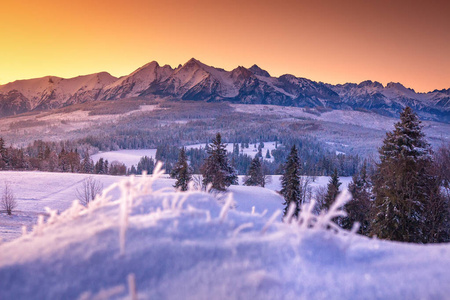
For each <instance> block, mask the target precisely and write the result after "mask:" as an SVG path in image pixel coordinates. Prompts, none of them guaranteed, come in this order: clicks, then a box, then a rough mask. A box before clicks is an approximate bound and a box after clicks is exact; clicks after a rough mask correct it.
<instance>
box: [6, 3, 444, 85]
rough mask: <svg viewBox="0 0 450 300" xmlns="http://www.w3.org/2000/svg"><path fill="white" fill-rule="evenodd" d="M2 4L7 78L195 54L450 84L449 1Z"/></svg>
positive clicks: (304, 70) (273, 67)
mask: <svg viewBox="0 0 450 300" xmlns="http://www.w3.org/2000/svg"><path fill="white" fill-rule="evenodd" d="M2 2H4V3H2V8H1V9H0V43H1V44H0V84H4V83H7V82H10V81H14V80H17V79H27V78H35V77H42V76H47V75H52V76H60V77H65V78H69V77H75V76H78V75H84V74H90V73H96V72H101V71H107V72H109V73H111V74H112V75H114V76H123V75H127V74H129V73H131V72H132V71H134V70H135V69H137V68H139V67H141V66H142V65H144V64H146V63H148V62H150V61H153V60H156V61H158V62H159V63H160V64H161V65H164V64H169V65H171V66H172V67H176V66H178V65H179V64H183V63H185V62H186V61H188V60H189V59H190V58H191V57H195V58H196V59H198V60H200V61H202V62H203V63H205V64H208V65H212V66H215V67H221V68H224V69H226V70H232V69H234V68H235V67H237V66H239V65H240V66H244V67H250V66H251V65H253V64H257V65H258V66H260V67H261V68H263V69H265V70H267V71H268V72H269V73H270V74H271V75H272V76H280V75H282V74H286V73H288V74H293V75H295V76H298V77H305V78H309V79H312V80H315V81H322V82H327V83H332V84H336V83H345V82H357V83H358V82H361V81H364V80H367V79H370V80H376V81H379V82H381V83H383V84H386V83H388V82H390V81H393V82H401V83H402V84H404V85H405V86H407V87H411V88H414V89H415V90H416V91H419V92H427V91H432V90H434V89H443V88H450V18H449V17H448V16H449V13H450V2H449V1H432V0H430V1H403V0H401V1H392V0H391V1H387V0H380V1H377V0H370V1H369V0H357V1H347V0H340V1H337V0H334V1H323V0H316V1H302V0H297V1H290V0H287V1H279V0H278V1H268V0H250V1H245V0H241V1H236V0H226V1H212V0H207V1H206V0H197V1H194V0H189V1H171V0H164V1H163V0H160V1H153V0H135V1H133V0H127V1H123V0H107V1H105V0H96V1H92V0H89V1H87V0H77V1H73V0H70V1H68V0H58V1H55V0H39V1H36V0H14V1H2Z"/></svg>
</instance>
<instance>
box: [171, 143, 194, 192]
mask: <svg viewBox="0 0 450 300" xmlns="http://www.w3.org/2000/svg"><path fill="white" fill-rule="evenodd" d="M171 177H172V178H175V179H176V180H177V181H176V182H175V185H174V187H175V188H179V189H180V190H182V191H187V190H188V184H189V181H191V179H192V170H191V169H190V168H189V165H188V162H187V156H186V150H185V149H184V147H182V148H181V150H180V154H179V157H178V162H177V163H176V164H175V166H174V168H173V169H172V174H171Z"/></svg>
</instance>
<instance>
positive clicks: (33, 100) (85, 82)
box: [0, 58, 450, 122]
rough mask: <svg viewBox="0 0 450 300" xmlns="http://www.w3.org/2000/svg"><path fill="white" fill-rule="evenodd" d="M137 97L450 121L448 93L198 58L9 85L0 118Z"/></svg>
mask: <svg viewBox="0 0 450 300" xmlns="http://www.w3.org/2000/svg"><path fill="white" fill-rule="evenodd" d="M135 97H140V98H155V97H158V98H160V97H164V98H169V99H177V100H195V101H210V102H211V101H230V102H233V103H241V104H242V103H243V104H272V105H283V106H294V107H310V108H311V107H319V108H328V109H345V110H367V111H373V112H376V113H379V114H383V115H388V116H395V115H398V113H399V112H400V111H401V110H402V109H403V108H404V107H405V106H407V105H408V106H411V107H412V108H413V109H414V110H415V111H416V112H417V113H418V114H419V115H420V116H421V117H422V118H423V119H429V120H437V121H443V122H450V95H449V90H435V91H433V92H429V93H416V92H415V91H414V90H413V89H409V88H406V87H404V86H403V85H401V84H400V83H392V82H391V83H389V84H388V85H387V86H386V87H384V86H383V85H382V84H380V83H378V82H372V81H364V82H361V83H360V84H355V83H346V84H343V85H341V84H339V85H331V84H324V83H322V82H315V81H312V80H309V79H306V78H301V77H296V76H293V75H289V74H286V75H282V76H280V77H271V76H270V74H269V73H268V72H267V71H265V70H263V69H261V68H260V67H258V66H256V65H253V66H252V67H250V68H249V69H247V68H245V67H242V66H239V67H237V68H235V69H233V70H231V71H226V70H223V69H220V68H215V67H212V66H208V65H206V64H204V63H202V62H200V61H198V60H196V59H194V58H192V59H190V60H189V61H188V62H186V63H185V64H184V65H180V66H179V67H177V68H172V67H170V66H168V65H165V66H162V67H161V66H160V65H159V64H158V63H157V62H155V61H153V62H151V63H149V64H147V65H145V66H143V67H141V68H139V69H137V70H136V71H134V72H133V73H131V74H129V75H127V76H123V77H121V78H115V77H113V76H111V75H110V74H108V73H105V72H103V73H98V74H91V75H86V76H79V77H76V78H71V79H63V78H58V77H50V76H47V77H43V78H38V79H30V80H19V81H15V82H12V83H8V84H6V85H2V86H0V116H5V115H14V114H17V113H22V112H26V111H34V110H43V109H50V108H59V107H64V106H67V105H70V104H74V103H83V102H91V101H96V100H117V99H123V98H135Z"/></svg>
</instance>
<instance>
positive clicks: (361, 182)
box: [341, 163, 372, 235]
mask: <svg viewBox="0 0 450 300" xmlns="http://www.w3.org/2000/svg"><path fill="white" fill-rule="evenodd" d="M366 170H367V168H366V164H365V163H364V165H363V167H362V168H361V171H360V172H359V173H355V174H354V175H353V178H352V181H351V182H350V184H349V185H348V190H349V192H350V193H351V194H352V199H351V200H350V201H349V202H347V203H346V204H345V205H344V210H345V212H346V213H347V216H346V217H343V218H342V219H341V226H342V228H344V229H348V230H350V229H352V227H353V223H355V222H358V223H359V224H360V227H359V231H358V232H359V233H360V234H363V235H369V229H370V211H371V206H372V202H371V198H372V196H371V187H370V182H369V181H368V177H367V171H366Z"/></svg>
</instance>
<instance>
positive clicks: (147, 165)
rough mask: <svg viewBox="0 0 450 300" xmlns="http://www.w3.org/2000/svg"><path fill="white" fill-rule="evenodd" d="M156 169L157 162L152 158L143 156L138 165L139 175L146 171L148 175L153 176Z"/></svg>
mask: <svg viewBox="0 0 450 300" xmlns="http://www.w3.org/2000/svg"><path fill="white" fill-rule="evenodd" d="M154 168H155V161H154V160H153V158H152V157H148V156H143V157H141V159H140V160H139V162H138V165H137V170H136V171H137V174H142V172H143V171H146V172H147V174H152V173H153V169H154Z"/></svg>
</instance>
